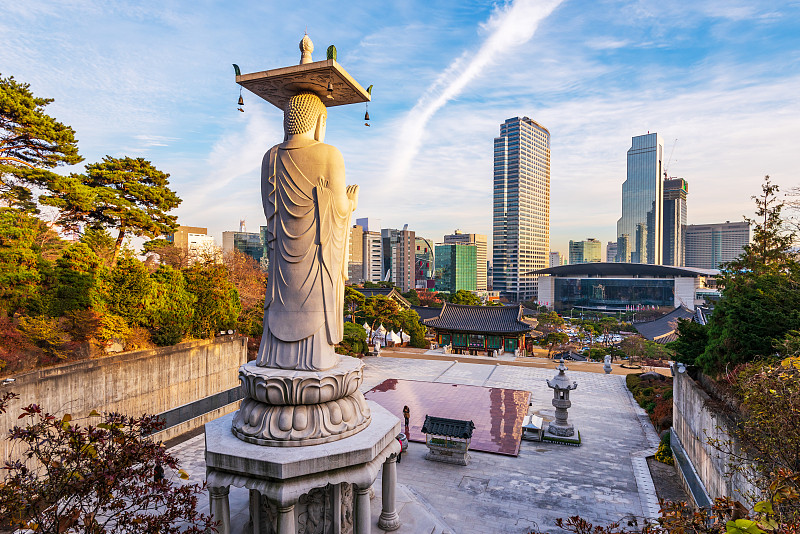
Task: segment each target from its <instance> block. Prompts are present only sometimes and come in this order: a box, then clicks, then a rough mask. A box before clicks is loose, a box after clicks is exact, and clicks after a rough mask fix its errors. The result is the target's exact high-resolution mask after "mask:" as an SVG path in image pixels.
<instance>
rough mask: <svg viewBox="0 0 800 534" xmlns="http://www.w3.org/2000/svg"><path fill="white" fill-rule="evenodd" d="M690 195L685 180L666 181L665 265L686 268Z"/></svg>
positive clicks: (672, 179) (673, 179) (671, 179)
mask: <svg viewBox="0 0 800 534" xmlns="http://www.w3.org/2000/svg"><path fill="white" fill-rule="evenodd" d="M688 194H689V184H688V183H687V182H686V180H684V179H683V178H670V179H668V180H664V257H663V261H664V265H674V266H676V267H683V266H684V263H685V262H684V251H685V248H686V244H685V241H686V217H687V211H686V196H687V195H688Z"/></svg>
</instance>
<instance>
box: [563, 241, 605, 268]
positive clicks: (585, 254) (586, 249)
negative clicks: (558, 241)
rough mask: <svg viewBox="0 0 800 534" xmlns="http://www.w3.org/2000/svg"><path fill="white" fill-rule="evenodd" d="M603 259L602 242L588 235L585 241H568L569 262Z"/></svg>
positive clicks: (598, 261)
mask: <svg viewBox="0 0 800 534" xmlns="http://www.w3.org/2000/svg"><path fill="white" fill-rule="evenodd" d="M601 261H603V244H602V243H601V242H600V241H598V240H597V239H595V238H593V237H590V238H589V239H587V240H586V241H570V242H569V263H570V265H574V264H576V263H600V262H601Z"/></svg>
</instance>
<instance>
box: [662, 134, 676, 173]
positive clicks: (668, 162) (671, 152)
mask: <svg viewBox="0 0 800 534" xmlns="http://www.w3.org/2000/svg"><path fill="white" fill-rule="evenodd" d="M676 144H678V139H677V138H676V139H675V141H673V142H672V150H670V151H669V159H668V160H667V164H666V165H664V179H665V180H666V179H668V178H669V176H668V175H667V169H668V168H669V164H670V163H672V154H673V153H674V152H675V145H676Z"/></svg>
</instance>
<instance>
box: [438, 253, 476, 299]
mask: <svg viewBox="0 0 800 534" xmlns="http://www.w3.org/2000/svg"><path fill="white" fill-rule="evenodd" d="M435 256H436V290H437V291H446V292H448V293H455V292H456V291H458V290H461V289H463V290H465V291H475V290H476V289H475V288H476V287H477V272H478V266H477V257H478V247H477V246H475V245H459V244H449V245H436V252H435Z"/></svg>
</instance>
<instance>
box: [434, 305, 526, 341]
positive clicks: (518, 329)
mask: <svg viewBox="0 0 800 534" xmlns="http://www.w3.org/2000/svg"><path fill="white" fill-rule="evenodd" d="M423 322H424V323H425V324H426V325H427V326H431V327H433V328H438V329H441V330H452V331H457V332H476V333H478V332H485V333H488V334H516V333H520V334H521V333H524V332H530V331H531V325H529V324H526V323H524V322H523V321H522V306H463V305H460V304H449V303H445V305H444V307H443V308H442V312H441V313H440V314H439V316H438V317H434V318H432V319H426V320H425V321H423Z"/></svg>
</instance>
